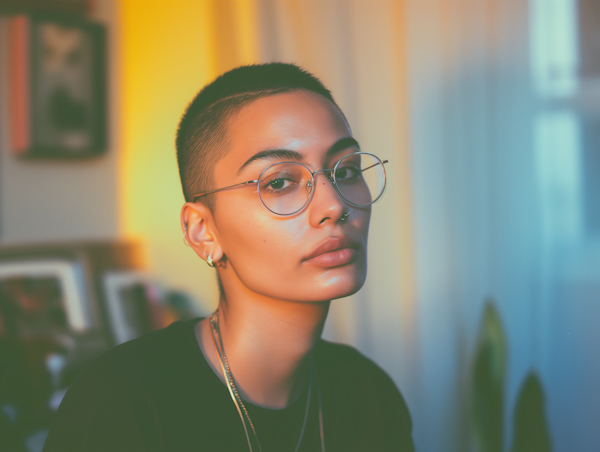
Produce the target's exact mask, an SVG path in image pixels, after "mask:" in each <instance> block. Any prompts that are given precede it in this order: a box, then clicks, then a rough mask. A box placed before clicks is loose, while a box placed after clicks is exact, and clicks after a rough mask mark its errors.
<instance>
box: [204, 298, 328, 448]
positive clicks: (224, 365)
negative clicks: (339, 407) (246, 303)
mask: <svg viewBox="0 0 600 452" xmlns="http://www.w3.org/2000/svg"><path fill="white" fill-rule="evenodd" d="M210 325H211V329H212V336H213V342H214V344H215V348H216V349H217V355H219V362H220V364H221V370H222V371H223V377H224V378H225V383H226V384H227V389H228V390H229V395H231V398H232V400H233V403H234V404H235V407H236V408H237V411H238V414H239V415H240V419H241V420H242V425H243V426H244V432H245V433H246V440H247V441H248V448H249V449H250V452H252V443H251V442H250V435H249V434H248V428H247V426H246V420H245V419H244V415H245V416H246V419H248V423H249V424H250V428H251V429H252V433H254V439H255V440H256V444H257V445H258V449H259V450H260V452H262V447H261V446H260V442H259V441H258V435H257V434H256V430H255V429H254V424H253V423H252V420H251V419H250V415H249V414H248V410H247V409H246V406H245V405H244V402H243V401H242V398H241V396H240V393H239V391H238V389H237V387H236V386H235V381H234V380H233V376H232V375H231V369H230V368H229V361H228V360H227V356H226V355H225V349H224V348H223V341H222V340H221V332H220V330H219V310H218V309H217V310H216V311H215V312H213V314H212V315H211V316H210ZM309 375H310V376H309V383H308V398H307V401H306V411H305V413H304V422H303V423H302V431H301V432H300V438H299V439H298V444H297V445H296V450H295V452H298V450H299V449H300V443H302V438H303V436H304V429H305V428H306V421H307V420H308V412H309V408H310V399H311V395H312V381H313V365H312V360H311V364H310V371H309ZM316 380H317V395H318V399H319V431H320V434H321V452H325V436H324V434H323V408H322V404H321V388H320V386H319V379H318V378H316ZM242 411H243V413H244V414H242Z"/></svg>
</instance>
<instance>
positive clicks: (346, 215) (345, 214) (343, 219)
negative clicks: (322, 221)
mask: <svg viewBox="0 0 600 452" xmlns="http://www.w3.org/2000/svg"><path fill="white" fill-rule="evenodd" d="M349 216H350V212H344V213H343V214H342V216H341V217H340V221H346V220H347V219H348V217H349Z"/></svg>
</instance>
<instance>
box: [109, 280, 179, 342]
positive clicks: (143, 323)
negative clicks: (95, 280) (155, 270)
mask: <svg viewBox="0 0 600 452" xmlns="http://www.w3.org/2000/svg"><path fill="white" fill-rule="evenodd" d="M103 279H104V292H105V294H106V307H107V310H108V320H109V323H110V329H111V331H112V333H113V340H114V343H115V345H117V344H122V343H123V342H127V341H130V340H132V339H135V338H137V337H139V336H142V335H144V334H146V333H149V332H151V331H154V330H155V329H158V328H161V327H163V326H166V324H165V312H164V311H163V309H162V308H161V307H160V303H161V298H162V292H161V288H160V287H159V286H158V284H157V283H156V282H155V281H154V280H153V279H152V278H151V277H150V276H149V275H148V274H146V273H145V272H142V271H118V272H108V273H106V274H105V275H104V277H103ZM167 323H168V322H167Z"/></svg>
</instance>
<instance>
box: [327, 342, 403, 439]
mask: <svg viewBox="0 0 600 452" xmlns="http://www.w3.org/2000/svg"><path fill="white" fill-rule="evenodd" d="M315 359H316V364H317V373H318V377H319V381H320V382H321V383H322V386H323V388H324V389H325V390H326V391H327V392H328V393H329V394H330V395H329V398H330V400H332V401H334V402H335V403H333V405H336V406H340V407H344V410H346V411H347V412H350V413H352V419H348V420H347V422H346V423H347V424H348V425H353V426H354V430H355V431H356V432H360V431H363V430H368V431H369V432H370V433H371V434H373V433H376V435H375V436H376V437H377V438H378V439H377V441H378V443H377V444H378V446H377V447H374V444H375V443H373V441H375V439H373V435H371V434H366V433H365V435H364V437H365V438H366V437H369V438H370V440H369V441H371V443H368V444H367V443H365V444H364V445H363V446H364V447H363V449H362V450H369V449H370V450H386V451H387V450H402V451H413V450H414V446H413V442H412V420H411V416H410V412H409V410H408V406H407V404H406V402H405V400H404V397H403V396H402V394H401V392H400V391H399V390H398V388H397V386H396V384H395V383H394V381H393V380H392V379H391V378H390V376H389V375H388V374H387V373H386V372H385V371H384V370H383V369H382V368H381V367H379V366H378V365H377V364H376V363H375V362H373V361H372V360H371V359H369V358H368V357H366V356H365V355H363V354H362V353H361V352H359V351H358V350H357V349H355V348H354V347H350V346H348V345H343V344H336V343H332V342H328V341H324V340H322V341H321V342H320V343H319V344H318V345H317V347H316V349H315ZM324 397H325V396H324ZM324 400H325V399H324ZM365 427H368V428H366V429H365ZM341 430H342V428H341V427H340V431H341ZM357 435H358V433H357ZM363 440H364V438H363V437H362V436H360V435H359V436H357V437H356V438H355V442H357V444H358V443H361V441H363ZM361 444H362V443H361ZM349 447H350V446H349ZM352 450H354V449H352Z"/></svg>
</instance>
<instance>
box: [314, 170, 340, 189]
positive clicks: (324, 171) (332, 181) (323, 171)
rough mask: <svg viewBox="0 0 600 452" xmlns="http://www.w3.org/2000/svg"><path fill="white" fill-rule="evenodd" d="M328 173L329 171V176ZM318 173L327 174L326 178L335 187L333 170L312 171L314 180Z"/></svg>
mask: <svg viewBox="0 0 600 452" xmlns="http://www.w3.org/2000/svg"><path fill="white" fill-rule="evenodd" d="M327 171H329V174H327ZM317 173H325V176H327V179H329V182H331V183H332V184H333V185H335V180H334V179H333V169H332V168H325V169H322V170H317V171H312V172H311V173H310V175H311V176H312V178H313V180H314V179H315V174H317Z"/></svg>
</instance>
